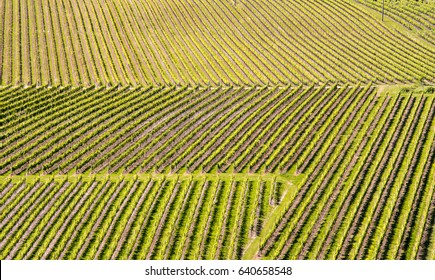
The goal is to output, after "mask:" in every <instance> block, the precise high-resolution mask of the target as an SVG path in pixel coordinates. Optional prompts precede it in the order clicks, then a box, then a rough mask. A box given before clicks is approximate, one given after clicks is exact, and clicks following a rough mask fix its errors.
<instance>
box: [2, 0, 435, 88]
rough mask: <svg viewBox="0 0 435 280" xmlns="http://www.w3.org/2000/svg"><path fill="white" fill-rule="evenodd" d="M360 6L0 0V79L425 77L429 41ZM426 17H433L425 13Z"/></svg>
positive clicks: (430, 66)
mask: <svg viewBox="0 0 435 280" xmlns="http://www.w3.org/2000/svg"><path fill="white" fill-rule="evenodd" d="M234 2H236V5H234ZM362 2H363V1H362ZM430 7H433V5H431V6H430ZM416 12H417V11H416ZM371 13H373V11H372V10H370V9H369V10H364V9H361V8H360V4H358V3H357V2H356V1H347V0H338V1H337V0H326V1H323V0H322V1H301V0H297V1H296V0H290V1H277V0H273V1H269V0H267V1H266V0H257V1H234V0H224V1H212V0H200V1H191V0H182V1H173V0H146V1H145V0H81V1H72V0H33V1H26V0H10V1H1V3H0V30H2V32H0V35H1V37H0V42H1V43H0V44H1V49H0V54H1V56H0V58H1V59H0V65H1V66H2V67H1V75H0V81H1V83H2V84H14V85H20V84H42V85H47V84H51V85H59V84H60V85H70V84H72V85H85V86H90V85H106V84H118V83H121V84H124V85H126V84H130V83H131V84H134V85H144V84H154V85H158V84H171V85H175V84H187V83H191V84H203V85H208V84H211V85H223V84H224V83H225V84H234V83H235V84H240V85H242V84H248V85H250V84H267V83H273V84H278V83H283V84H287V83H293V84H299V83H308V82H310V81H321V82H327V81H337V82H338V81H341V82H344V83H346V82H353V83H356V82H357V81H364V82H368V81H379V82H396V81H400V82H409V81H411V82H412V81H417V80H421V79H429V80H431V81H434V77H435V54H434V51H433V45H429V44H427V42H426V41H424V40H417V38H413V37H411V36H408V35H406V36H405V35H403V34H402V33H401V31H398V30H395V29H392V28H387V27H386V26H385V25H383V24H381V23H380V22H379V21H378V20H376V18H375V17H374V16H373V15H372V14H371ZM427 17H428V18H430V19H432V22H433V18H434V16H433V13H432V14H430V12H429V15H428V16H427ZM404 20H406V21H408V19H407V18H405V19H404ZM424 22H426V21H424ZM430 28H432V30H433V25H432V26H430ZM416 36H417V35H416ZM432 43H433V42H432Z"/></svg>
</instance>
